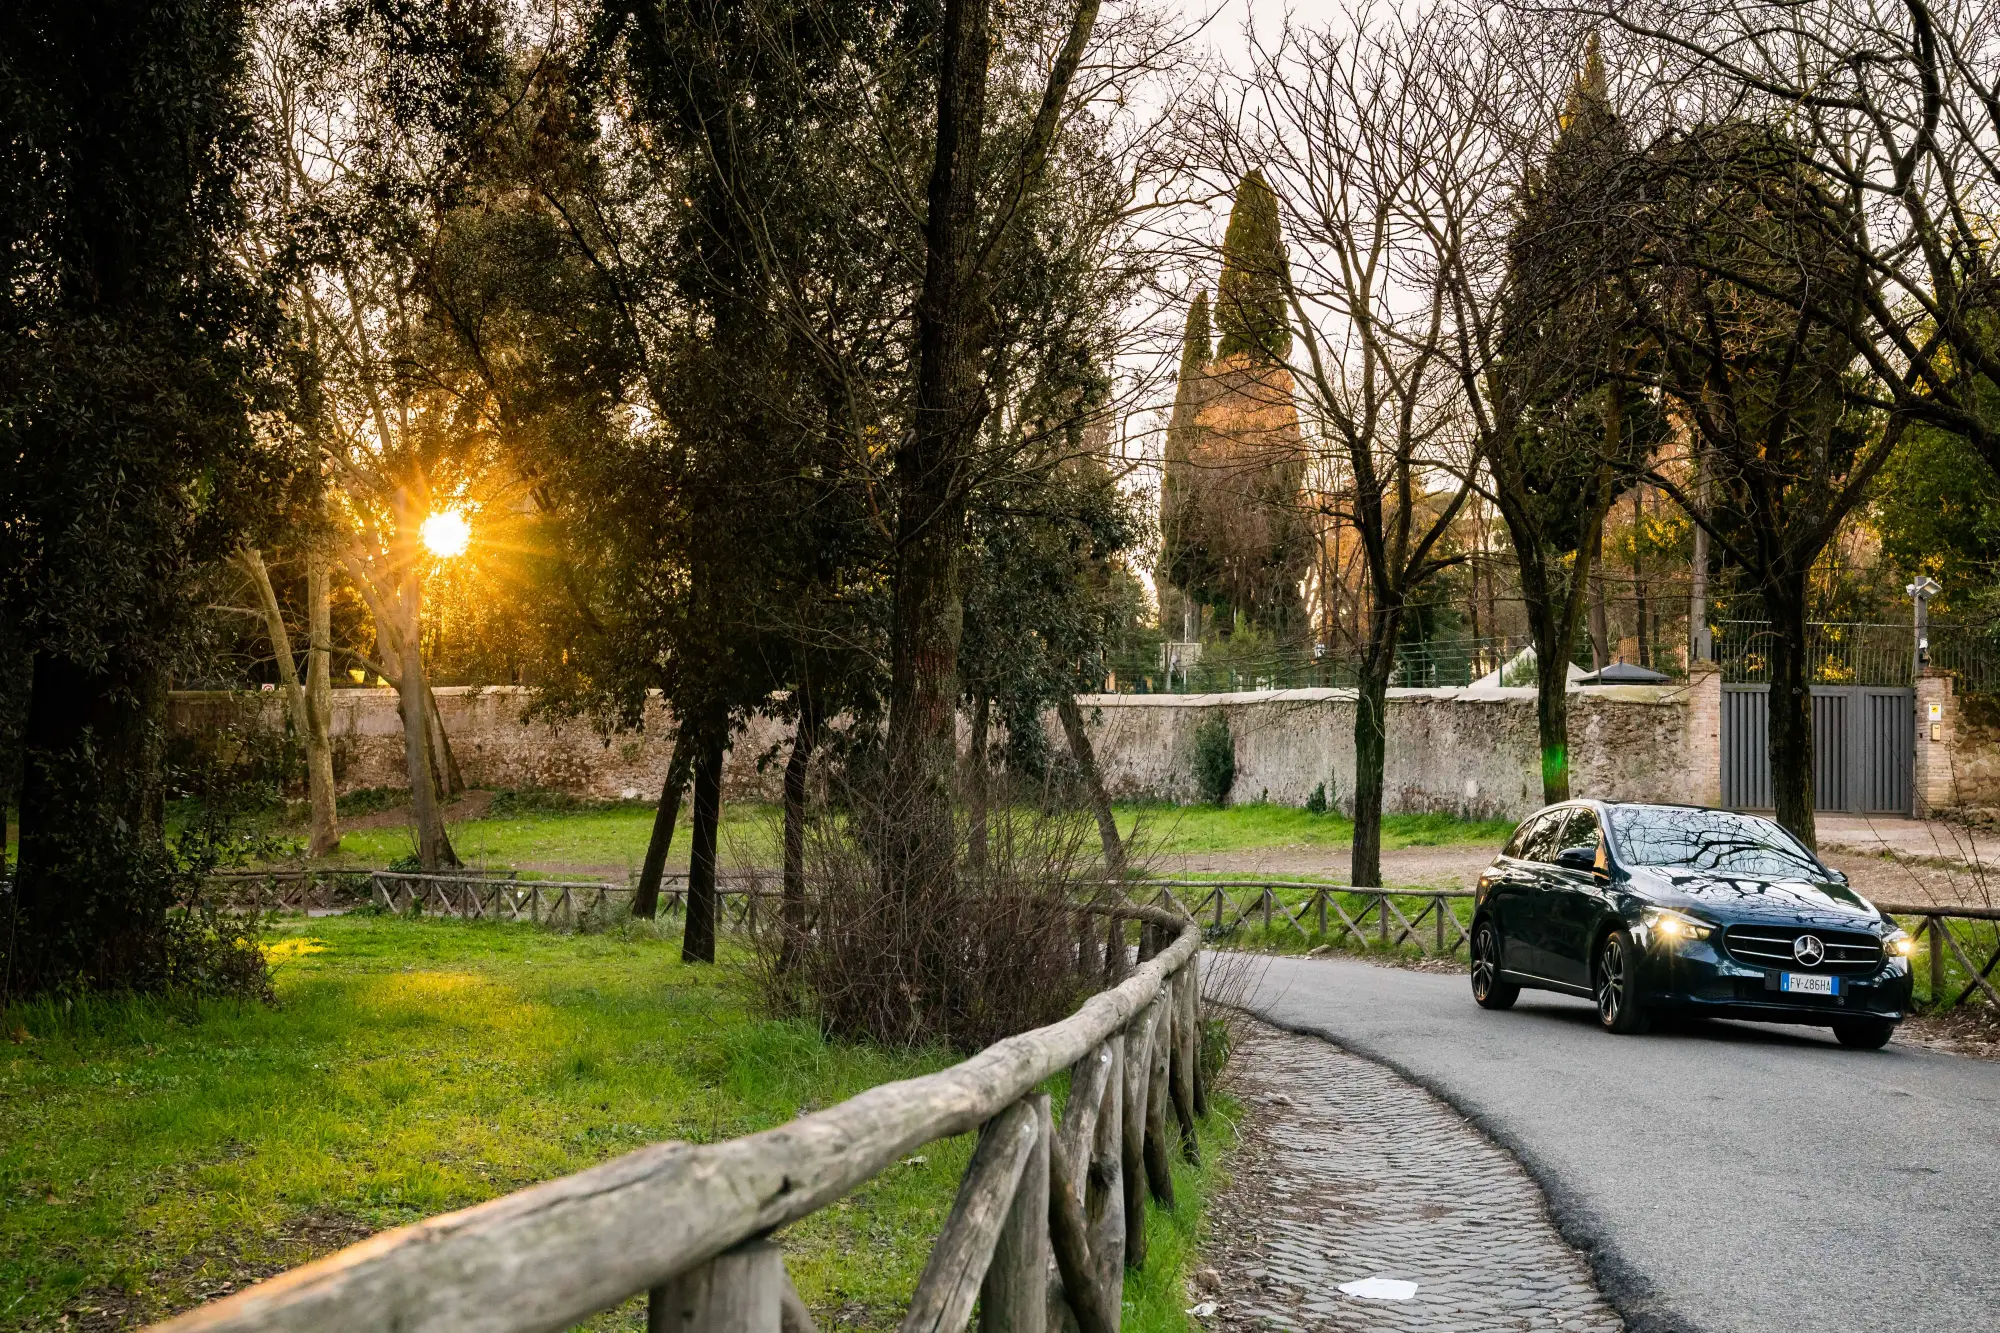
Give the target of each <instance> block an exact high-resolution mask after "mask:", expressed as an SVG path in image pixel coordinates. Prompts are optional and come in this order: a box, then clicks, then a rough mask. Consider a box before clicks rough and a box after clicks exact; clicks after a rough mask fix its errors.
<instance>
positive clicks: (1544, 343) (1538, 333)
mask: <svg viewBox="0 0 2000 1333" xmlns="http://www.w3.org/2000/svg"><path fill="white" fill-rule="evenodd" d="M1634 174H1635V173H1634V172H1633V170H1632V150H1631V146H1630V143H1629V139H1628V136H1627V134H1626V132H1625V128H1624V126H1623V125H1622V124H1621V123H1620V121H1619V119H1618V116H1617V114H1616V113H1615V112H1614V111H1613V109H1612V107H1611V102H1610V98H1609V96H1608V93H1607V89H1606V85H1605V76H1604V62H1603V57H1602V55H1601V54H1600V52H1599V51H1598V48H1597V44H1596V41H1595V39H1593V40H1592V41H1591V43H1590V44H1589V46H1588V48H1587V50H1586V52H1585V56H1584V67H1583V70H1582V72H1581V74H1580V76H1579V77H1578V79H1577V81H1576V84H1575V86H1574V88H1573V89H1572V90H1571V93H1570V96H1569V101H1568V103H1567V105H1566V106H1565V107H1564V111H1563V116H1562V120H1561V129H1560V132H1559V134H1558V135H1557V137H1556V140H1555V142H1554V144H1553V145H1552V146H1551V147H1550V149H1549V152H1548V155H1547V158H1546V160H1545V161H1543V162H1542V163H1541V164H1540V166H1539V169H1538V170H1536V171H1534V172H1532V173H1531V174H1530V176H1529V178H1528V179H1527V180H1526V181H1524V182H1523V184H1522V189H1521V198H1520V201H1519V204H1518V221H1517V222H1516V224H1515V226H1514V228H1513V229H1512V233H1511V235H1510V236H1509V238H1508V246H1507V265H1508V273H1507V278H1506V286H1505V288H1504V295H1503V297H1502V298H1501V303H1500V308H1499V311H1498V315H1499V318H1498V320H1497V321H1496V324H1497V327H1496V328H1494V329H1493V331H1492V335H1493V347H1492V349H1491V350H1492V352H1493V353H1494V361H1495V364H1494V365H1493V367H1492V369H1491V371H1490V372H1489V373H1488V374H1487V375H1485V376H1483V377H1481V376H1478V375H1477V374H1475V373H1473V371H1474V369H1475V366H1474V365H1473V364H1470V363H1469V364H1468V365H1467V366H1466V379H1467V389H1468V393H1469V394H1470V400H1471V401H1472V402H1473V404H1474V409H1475V413H1476V414H1477V415H1478V416H1479V418H1480V420H1481V424H1482V427H1483V428H1484V429H1483V431H1482V435H1483V447H1482V450H1481V453H1482V457H1483V459H1484V462H1485V465H1486V471H1487V474H1488V475H1489V477H1490V478H1491V481H1492V487H1493V501H1494V506H1495V508H1497V509H1498V510H1499V512H1500V516H1501V518H1502V520H1503V521H1504V522H1505V523H1506V525H1507V534H1508V537H1509V539H1510V541H1511V543H1512V546H1513V550H1514V556H1515V561H1516V564H1517V567H1518V569H1519V575H1520V584H1521V602H1522V608H1523V609H1524V610H1525V611H1526V612H1527V619H1528V630H1529V634H1530V635H1531V637H1532V638H1533V640H1534V647H1535V664H1536V673H1535V674H1536V680H1535V684H1536V710H1535V712H1536V727H1537V731H1538V733H1539V738H1540V742H1541V755H1542V799H1543V800H1545V801H1550V802H1554V801H1566V800H1568V799H1569V795H1570V787H1569V664H1570V662H1571V661H1572V660H1573V659H1574V658H1575V656H1576V647H1577V636H1578V632H1579V629H1580V626H1581V624H1582V620H1583V613H1584V608H1585V604H1586V600H1587V597H1588V595H1589V592H1590V588H1591V575H1592V569H1593V565H1594V563H1595V560H1596V557H1597V555H1598V552H1599V549H1600V545H1601V542H1600V535H1601V533H1602V531H1603V526H1604V517H1605V514H1606V512H1607V511H1608V510H1609V509H1610V506H1611V503H1612V500H1613V499H1614V498H1615V496H1616V494H1617V492H1618V490H1619V489H1620V487H1621V486H1622V485H1626V484H1629V481H1628V479H1629V477H1630V475H1631V470H1632V468H1634V467H1635V466H1636V465H1637V464H1638V463H1639V462H1640V461H1641V460H1643V459H1644V458H1646V457H1647V456H1648V455H1649V454H1650V453H1651V452H1652V450H1653V449H1654V448H1655V447H1656V446H1657V445H1658V444H1659V442H1660V440H1661V439H1662V438H1663V435H1664V427H1665V422H1664V420H1663V418H1662V415H1661V413H1660V411H1659V409H1658V406H1657V404H1656V402H1655V400H1654V399H1653V398H1652V397H1650V396H1648V395H1646V394H1644V393H1643V392H1641V391H1639V390H1638V389H1637V388H1636V387H1634V386H1633V385H1631V383H1630V382H1629V380H1628V378H1627V376H1628V375H1629V374H1630V373H1631V371H1632V370H1633V369H1634V368H1635V367H1636V366H1637V365H1638V364H1639V358H1640V355H1641V350H1642V349H1641V348H1640V347H1639V346H1637V345H1635V343H1634V339H1633V337H1632V334H1631V332H1630V330H1629V326H1630V318H1631V317H1630V312H1629V310H1628V309H1627V308H1626V307H1625V305H1624V301H1623V298H1622V295H1621V293H1620V292H1619V289H1618V283H1619V274H1620V272H1621V270H1622V268H1623V266H1624V265H1625V264H1626V263H1627V262H1628V260H1629V257H1628V256H1627V255H1625V254H1624V253H1622V252H1621V251H1620V249H1619V240H1620V239H1621V238H1620V235H1619V233H1617V232H1616V231H1608V230H1607V229H1605V228H1603V227H1602V226H1601V219H1602V216H1603V212H1604V210H1606V209H1607V207H1611V208H1615V207H1617V205H1616V204H1615V203H1614V204H1610V205H1607V202H1606V201H1607V199H1611V198H1614V197H1615V196H1616V195H1618V193H1619V192H1621V191H1624V192H1629V191H1630V189H1631V180H1632V177H1633V176H1634ZM1463 286H1464V287H1465V288H1466V289H1467V295H1468V297H1470V296H1471V292H1470V288H1471V286H1472V284H1470V283H1466V284H1463ZM1472 304H1474V301H1473V300H1471V299H1468V300H1467V305H1468V306H1470V305H1472ZM1482 379H1483V383H1482V382H1481V380H1482Z"/></svg>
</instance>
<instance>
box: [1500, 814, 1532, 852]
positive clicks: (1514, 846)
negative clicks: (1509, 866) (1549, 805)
mask: <svg viewBox="0 0 2000 1333" xmlns="http://www.w3.org/2000/svg"><path fill="white" fill-rule="evenodd" d="M1541 822H1542V821H1541V816H1539V815H1529V816H1528V817H1527V818H1526V819H1524V820H1522V821H1521V826H1520V827H1519V828H1517V829H1515V830H1514V836H1513V837H1511V838H1509V839H1507V845H1506V846H1505V847H1502V848H1501V849H1500V854H1501V855H1502V856H1513V857H1520V856H1525V855H1526V854H1527V853H1526V852H1524V851H1522V848H1524V847H1526V846H1527V845H1528V839H1529V838H1531V837H1533V836H1534V832H1535V826H1536V825H1537V824H1539V823H1541Z"/></svg>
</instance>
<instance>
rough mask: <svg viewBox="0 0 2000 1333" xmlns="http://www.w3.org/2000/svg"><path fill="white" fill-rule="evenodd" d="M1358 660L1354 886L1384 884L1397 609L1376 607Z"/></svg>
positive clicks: (1400, 619)
mask: <svg viewBox="0 0 2000 1333" xmlns="http://www.w3.org/2000/svg"><path fill="white" fill-rule="evenodd" d="M1369 619H1370V622H1371V623H1370V633H1369V641H1368V646H1367V648H1366V649H1364V650H1363V652H1362V656H1361V672H1360V677H1361V678H1360V680H1359V681H1358V682H1357V688H1356V690H1355V697H1354V849H1353V853H1352V855H1351V859H1350V861H1349V868H1348V882H1349V883H1351V884H1353V885H1354V886H1355V887H1356V888H1376V887H1379V886H1380V885H1381V883H1382V779H1383V767H1384V764H1385V762H1386V760H1387V756H1388V722H1389V714H1388V703H1389V675H1390V673H1391V672H1393V671H1394V670H1395V668H1396V639H1397V637H1398V635H1399V634H1400V633H1401V632H1402V628H1403V624H1402V622H1403V615H1402V608H1401V607H1388V608H1384V607H1381V606H1378V607H1377V608H1376V609H1375V610H1374V611H1373V612H1372V613H1371V614H1370V617H1369Z"/></svg>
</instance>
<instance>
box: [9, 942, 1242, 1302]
mask: <svg viewBox="0 0 2000 1333" xmlns="http://www.w3.org/2000/svg"><path fill="white" fill-rule="evenodd" d="M272 947H273V951H274V961H275V966H276V974H277V986H278V994H279V1004H278V1005H277V1006H275V1007H266V1006H262V1005H255V1004H248V1005H239V1004H235V1003H225V1004H216V1003H209V1004H206V1005H204V1006H202V1007H201V1009H200V1010H199V1012H193V1011H186V1010H175V1009H172V1008H169V1007H163V1006H160V1005H157V1004H153V1003H149V1002H132V1003H115V1004H114V1003H100V1004H99V1005H97V1006H94V1007H90V1008H87V1009H74V1010H70V1011H67V1012H66V1013H61V1014H59V1013H58V1012H56V1011H54V1010H52V1009H49V1008H46V1007H45V1008H42V1009H30V1010H20V1009H17V1010H16V1011H14V1013H13V1014H12V1015H10V1016H9V1017H8V1019H7V1022H6V1025H5V1027H6V1030H8V1031H9V1032H10V1033H11V1034H12V1039H11V1040H8V1041H0V1199H4V1200H5V1204H4V1206H0V1327H5V1328H56V1327H70V1328H73V1327H86V1328H89V1327H102V1328H110V1327H119V1326H123V1325H127V1324H135V1323H142V1322H145V1321H146V1320H148V1319H151V1318H156V1317H158V1316H160V1315H161V1314H164V1313H166V1312H168V1311H171V1310H177V1309H181V1308H184V1307H186V1306H189V1305H192V1304H195V1303H198V1302H199V1301H200V1300H202V1299H204V1298H207V1297H211V1296H215V1295H219V1294H222V1293H224V1292H226V1291H228V1290H231V1289H233V1288H235V1287H237V1286H239V1285H241V1284H243V1283H245V1282H247V1281H250V1280H254V1279H256V1278H258V1277H261V1276H265V1275H268V1274H270V1273H272V1272H276V1271H278V1270H280V1269H282V1268H284V1267H288V1266H291V1265H293V1264H296V1263H299V1262H302V1261H304V1260H306V1259H308V1258H311V1257H314V1256H315V1255H317V1254H320V1253H324V1252H327V1251H329V1250H332V1249H335V1248H338V1247H339V1246H341V1245H344V1244H348V1243H351V1242H352V1241H354V1240H356V1239H359V1238H360V1237H362V1236H364V1235H366V1234H368V1233H370V1232H373V1231H376V1230H380V1229H382V1228H385V1227H390V1226H395V1225H398V1224H401V1223H404V1222H409V1221H412V1220H415V1219H417V1218H421V1217H425V1216H428V1215H431V1214H434V1213H437V1212H441V1211H444V1210H447V1209H452V1208H458V1207H463V1206H465V1205H467V1204H470V1203H474V1202H477V1201H479V1200H482V1199H487V1198H491V1197H493V1196H495V1195H497V1194H501V1193H504V1192H506V1191H509V1190H512V1189H517V1188H519V1187H521V1186H523V1185H527V1184H530V1183H532V1182H535V1181H539V1180H545V1179H548V1178H550V1177H553V1176H557V1175H561V1174H564V1173H566V1172H570V1171H575V1170H578V1169H580V1168H582V1167H585V1166H589V1165H591V1164H593V1163H596V1162H600V1161H603V1160H605V1159H607V1158H609V1157H613V1156H616V1155H618V1154H620V1153H623V1152H626V1151H629V1150H630V1149H632V1148H634V1147H636V1146H638V1145H640V1144H643V1143H647V1142H651V1141H654V1140H659V1139H670V1138H674V1139H685V1140H689V1141H693V1142H706V1141H713V1140H716V1139H720V1138H726V1137H730V1136H733V1135H739V1134H744V1133H748V1132H751V1131H754V1130H759V1129H764V1128H768V1127H770V1126H772V1125H776V1124H779V1123H781V1122H783V1121H785V1120H787V1119H789V1118H791V1117H792V1116H794V1115H796V1114H798V1113H799V1112H801V1111H803V1110H807V1109H812V1108H816V1107H823V1106H826V1105H830V1104H831V1103H833V1102H836V1101H839V1100H841V1099H842V1098H845V1097H848V1096H851V1095H852V1094H854V1093H857V1092H859V1091H861V1090H863V1089H864V1088H867V1087H870V1086H872V1085H874V1084H877V1083H880V1082H883V1081H885V1080H889V1079H894V1078H902V1077H907V1076H910V1075H913V1074H917V1073H922V1072H925V1071H928V1070H931V1069H935V1068H939V1067H941V1066H943V1065H945V1064H947V1063H949V1062H950V1057H949V1056H946V1055H943V1054H938V1053H933V1054H928V1055H927V1054H921V1053H915V1054H913V1053H887V1052H883V1051H880V1050H876V1049H873V1048H867V1047H855V1046H848V1045H840V1044H836V1043H830V1042H827V1041H824V1040H822V1039H821V1038H820V1037H819V1035H818V1034H817V1033H816V1032H815V1031H814V1030H812V1029H811V1028H809V1027H807V1026H806V1025H803V1024H799V1023H794V1022H778V1021H773V1020H769V1019H765V1018H762V1017H760V1016H759V1015H758V1013H757V1011H756V1009H755V1007H754V1005H753V1003H752V1001H751V998H750V996H749V995H748V994H747V993H746V990H745V988H744V984H743V982H742V979H741V973H740V972H738V971H736V970H735V969H733V968H731V967H729V966H728V965H727V964H725V965H724V966H723V967H720V968H690V967H685V966H683V965H682V964H681V963H680V962H679V961H678V957H679V942H678V938H677V933H671V932H670V934H669V937H668V938H655V937H653V936H651V935H650V934H646V933H627V934H622V935H584V936H578V935H557V934H553V933H549V932H546V931H541V930H537V929H535V928H533V927H529V926H509V925H493V924H467V923H462V922H452V921H436V920H420V921H411V920H406V919H402V918H397V917H376V916H350V917H337V918H324V919H320V920H315V921H311V922H302V921H294V922H292V923H290V924H288V925H286V926H284V927H282V928H280V929H279V930H278V932H277V933H276V934H275V935H274V936H273V937H272ZM1057 1091H1058V1092H1059V1091H1060V1089H1059V1088H1058V1089H1057ZM1208 1132H1209V1135H1210V1137H1211V1138H1212V1139H1213V1138H1216V1137H1218V1136H1220V1135H1222V1134H1223V1133H1224V1127H1223V1124H1222V1120H1221V1118H1215V1120H1214V1123H1213V1124H1212V1125H1211V1127H1210V1129H1209V1131H1208ZM970 1146H971V1145H970V1140H969V1137H967V1138H960V1139H957V1140H951V1141H946V1142H941V1143H937V1144H934V1145H931V1146H930V1147H928V1148H926V1149H924V1150H923V1152H922V1153H921V1154H918V1155H916V1156H913V1157H912V1158H911V1159H910V1160H909V1161H908V1162H906V1163H905V1164H903V1165H902V1166H899V1167H895V1168H892V1169H891V1170H890V1171H888V1172H887V1173H885V1174H884V1175H883V1176H881V1177H879V1178H878V1179H877V1180H876V1181H874V1182H872V1183H871V1184H870V1185H869V1186H867V1187H866V1188H864V1189H863V1190H861V1191H859V1192H858V1193H856V1194H855V1195H854V1196H852V1197H851V1198H849V1199H847V1200H845V1201H843V1202H842V1203H841V1204H840V1205H838V1206H837V1207H834V1208H830V1209H827V1210H825V1211H824V1212H822V1213H820V1214H817V1215H815V1216H814V1217H813V1218H810V1219H808V1220H806V1221H805V1222H803V1223H801V1224H799V1225H798V1226H795V1227H793V1228H791V1229H790V1231H789V1233H788V1234H787V1235H786V1236H785V1238H784V1239H785V1245H786V1248H787V1250H788V1251H789V1253H790V1255H791V1258H792V1271H793V1273H794V1276H795V1280H796V1281H797V1282H798V1284H799V1287H800V1289H801V1292H802V1294H803V1295H804V1296H805V1298H806V1300H807V1301H808V1302H809V1303H811V1304H812V1305H813V1306H814V1307H815V1309H816V1310H817V1311H818V1312H819V1313H820V1315H821V1322H822V1326H823V1327H828V1328H834V1327H869V1328H880V1327H888V1326H890V1325H893V1324H894V1323H895V1322H896V1320H897V1318H898V1317H899V1314H900V1309H901V1303H902V1302H903V1301H904V1300H905V1299H906V1298H907V1295H908V1293H909V1291H910V1289H911V1288H912V1287H913V1286H914V1284H915V1281H916V1277H917V1274H918V1272H919V1271H920V1270H921V1267H922V1263H923V1260H924V1257H925V1254H926V1251H927V1246H928V1241H929V1237H930V1236H931V1235H932V1234H934V1232H935V1229H936V1227H937V1225H938V1224H939V1223H940V1222H941V1221H942V1220H943V1217H944V1214H945V1212H946V1211H947V1209H948V1208H949V1206H950V1202H951V1197H952V1193H953V1191H954V1190H955V1188H956V1185H957V1181H958V1177H959V1174H960V1172H961V1170H962V1169H963V1166H964V1164H965V1161H966V1158H967V1156H968V1155H969V1152H970ZM1217 1146H1219V1144H1218V1145H1217ZM1215 1156H1216V1152H1215V1151H1214V1150H1213V1149H1212V1150H1211V1152H1210V1154H1209V1159H1208V1160H1209V1161H1210V1162H1211V1163H1212V1162H1213V1161H1214V1158H1215ZM1215 1170H1216V1168H1215V1167H1214V1166H1212V1165H1211V1166H1210V1167H1208V1168H1207V1169H1206V1171H1205V1172H1204V1173H1202V1174H1201V1175H1199V1176H1196V1175H1195V1174H1193V1173H1190V1174H1189V1178H1188V1179H1187V1181H1186V1185H1185V1188H1186V1189H1187V1190H1188V1191H1189V1192H1190V1193H1191V1194H1195V1195H1199V1194H1200V1193H1202V1192H1203V1191H1204V1190H1205V1189H1206V1188H1207V1182H1208V1180H1209V1179H1210V1178H1211V1177H1213V1175H1214V1173H1215ZM1158 1225H1159V1228H1160V1232H1159V1234H1160V1236H1161V1239H1160V1240H1158V1241H1156V1242H1155V1245H1156V1256H1157V1257H1156V1259H1155V1262H1154V1263H1153V1264H1152V1265H1151V1266H1149V1271H1148V1274H1147V1275H1146V1276H1144V1277H1143V1278H1141V1279H1139V1280H1138V1282H1137V1283H1136V1284H1135V1286H1134V1287H1132V1288H1130V1289H1128V1299H1130V1300H1132V1301H1134V1302H1136V1303H1137V1304H1136V1307H1135V1308H1134V1310H1133V1315H1134V1319H1133V1324H1132V1327H1134V1328H1138V1329H1145V1330H1148V1331H1149V1333H1180V1330H1183V1329H1184V1328H1185V1326H1186V1321H1185V1319H1184V1318H1183V1317H1182V1316H1181V1313H1180V1312H1181V1307H1182V1306H1183V1305H1184V1304H1185V1301H1184V1300H1183V1299H1182V1296H1181V1286H1180V1282H1179V1276H1178V1274H1179V1269H1178V1268H1177V1267H1176V1265H1177V1264H1178V1263H1180V1262H1181V1261H1183V1260H1184V1258H1185V1255H1186V1252H1187V1246H1188V1244H1189V1242H1190V1238H1191V1236H1192V1234H1193V1233H1192V1228H1193V1226H1194V1220H1193V1217H1192V1213H1191V1210H1189V1209H1188V1208H1187V1206H1186V1205H1185V1204H1184V1205H1183V1207H1182V1212H1181V1213H1180V1214H1179V1215H1178V1216H1173V1215H1163V1216H1162V1218H1161V1219H1160V1220H1159V1224H1158ZM641 1324H643V1316H642V1315H641V1314H639V1313H638V1307H637V1306H636V1304H635V1305H633V1306H630V1307H628V1308H627V1309H625V1310H622V1311H619V1312H614V1313H612V1314H609V1315H606V1316H603V1317H600V1318H599V1319H598V1320H595V1321H593V1323H592V1327H603V1328H612V1327H620V1328H623V1327H636V1326H639V1325H641Z"/></svg>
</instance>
